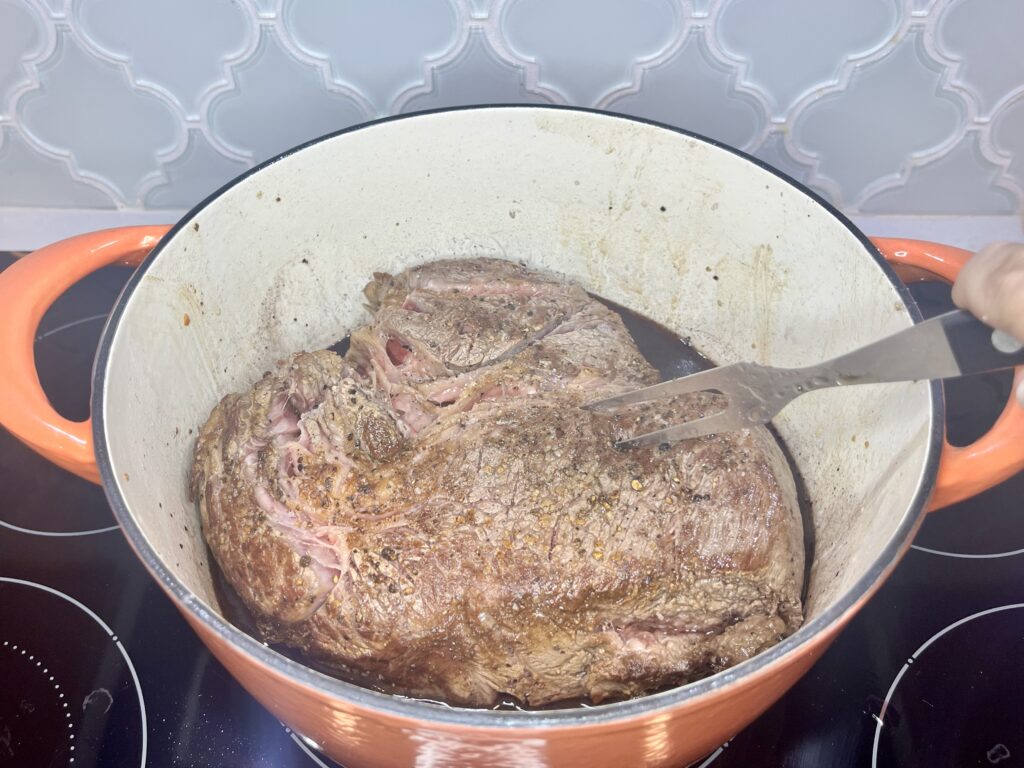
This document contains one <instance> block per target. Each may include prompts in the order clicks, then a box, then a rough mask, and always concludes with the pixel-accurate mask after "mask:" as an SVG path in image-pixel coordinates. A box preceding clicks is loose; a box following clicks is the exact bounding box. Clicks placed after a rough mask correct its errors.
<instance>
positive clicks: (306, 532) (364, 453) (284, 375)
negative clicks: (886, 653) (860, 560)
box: [191, 259, 804, 706]
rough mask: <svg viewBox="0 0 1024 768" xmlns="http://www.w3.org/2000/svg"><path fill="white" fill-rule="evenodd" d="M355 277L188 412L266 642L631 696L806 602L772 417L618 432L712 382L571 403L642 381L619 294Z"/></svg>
mask: <svg viewBox="0 0 1024 768" xmlns="http://www.w3.org/2000/svg"><path fill="white" fill-rule="evenodd" d="M366 295H367V297H368V299H369V305H370V309H371V310H372V312H373V321H372V322H371V323H370V324H369V325H367V326H365V327H363V328H360V329H358V330H356V331H355V332H353V333H352V335H351V346H350V348H349V350H348V352H347V353H346V354H345V356H344V357H341V356H339V355H336V354H334V353H333V352H330V351H321V352H314V353H300V354H297V355H295V356H293V357H292V358H290V359H289V360H287V361H284V362H282V363H280V364H279V365H278V367H277V368H276V370H274V371H272V372H269V373H267V374H266V375H265V376H264V377H263V379H262V380H260V381H259V382H258V383H257V384H256V385H255V387H254V388H253V389H252V390H250V391H249V392H246V393H243V394H233V395H229V396H228V397H226V398H224V400H223V401H221V403H220V404H219V405H218V406H217V407H216V408H215V409H214V411H213V413H212V414H211V416H210V418H209V421H208V422H207V423H206V424H205V426H203V428H202V429H201V431H200V434H199V439H198V442H197V445H196V451H195V463H194V467H193V471H192V476H191V489H192V493H193V495H194V497H195V499H196V500H197V501H198V504H199V509H200V513H201V516H202V522H203V532H204V534H205V536H206V540H207V541H208V543H209V545H210V548H211V550H212V551H213V554H214V556H215V557H216V559H217V562H218V563H219V565H220V567H221V568H222V569H223V572H224V574H225V576H226V579H227V581H228V582H229V583H230V585H231V586H232V587H233V588H234V589H235V590H236V591H237V593H238V595H239V596H240V597H241V599H242V601H243V602H244V603H245V605H246V606H247V607H248V608H249V609H250V610H251V612H252V614H253V615H254V617H255V619H256V621H257V624H258V627H259V631H260V632H261V633H262V634H263V636H264V638H265V639H266V640H268V641H271V642H279V643H284V644H287V645H289V646H292V647H294V648H297V649H301V650H302V651H304V652H306V654H308V655H309V656H310V657H312V658H313V659H315V660H316V661H317V662H318V663H319V664H321V665H324V666H327V667H328V668H330V669H332V670H334V671H336V672H337V673H338V674H340V675H342V676H344V677H347V678H348V679H352V680H355V681H357V682H361V683H363V684H367V685H371V686H373V687H376V688H378V689H382V690H386V691H391V692H396V693H401V694H405V695H409V696H417V697H429V698H433V699H443V700H445V701H447V702H450V703H455V704H463V705H473V706H487V705H491V704H493V703H494V702H495V700H496V699H497V698H498V697H499V696H500V695H502V694H508V695H512V696H515V697H517V698H518V699H520V700H522V701H524V702H527V703H529V704H544V703H547V702H552V701H557V700H560V699H567V698H572V697H580V696H582V697H589V698H591V699H592V700H594V701H600V700H602V699H606V698H608V697H622V696H632V695H637V694H642V693H645V692H649V691H651V690H654V689H657V688H660V687H664V686H667V685H673V684H680V683H684V682H688V681H691V680H694V679H696V678H699V677H702V676H705V675H707V674H710V673H712V672H714V671H717V670H720V669H723V668H725V667H728V666H730V665H732V664H735V663H737V662H739V661H742V660H744V659H747V658H749V657H751V656H753V655H754V654H756V653H758V652H760V651H762V650H764V649H765V648H767V647H769V646H771V645H772V644H773V643H776V642H777V641H778V640H779V639H781V638H782V637H784V636H786V635H787V634H789V633H791V632H793V631H794V630H795V629H796V628H797V627H798V626H799V624H800V622H801V620H802V614H801V606H800V591H801V581H802V577H803V558H804V554H803V543H802V542H803V538H802V530H801V519H800V514H799V510H798V507H797V501H796V492H795V489H794V483H793V478H792V476H791V475H790V472H789V468H788V466H787V464H786V461H785V459H784V457H783V455H782V453H781V451H780V449H779V447H778V445H777V444H776V443H775V441H774V440H773V439H772V437H771V436H770V434H769V433H768V432H767V431H765V430H763V429H757V430H750V431H745V432H738V433H735V434H729V435H720V436H714V437H708V438H702V439H699V440H688V441H683V442H681V443H678V444H676V445H673V446H671V447H670V448H668V449H663V448H661V449H633V450H619V449H617V448H615V447H614V442H615V440H616V439H617V438H618V437H621V436H623V435H625V434H628V433H632V432H633V431H635V430H636V429H638V428H644V429H647V428H656V427H657V426H658V425H662V424H664V423H666V422H669V421H675V420H678V419H681V418H684V417H694V416H697V415H700V414H702V413H704V412H705V410H710V409H712V408H714V407H716V406H718V405H719V403H717V402H716V398H717V396H714V395H708V394H702V395H695V396H688V397H683V398H678V399H676V400H675V401H671V402H668V403H664V402H660V403H654V404H646V405H644V406H636V407H634V408H633V409H632V410H628V411H625V412H621V413H618V414H607V413H592V412H590V411H586V410H583V409H581V407H580V406H581V404H583V403H586V402H588V401H591V400H596V399H598V398H601V397H604V396H607V395H611V394H613V393H616V392H620V391H623V390H627V389H630V388H633V387H637V386H641V385H646V384H651V383H653V382H656V381H657V380H658V376H657V374H656V373H655V371H654V370H653V369H652V368H651V366H650V365H649V364H648V363H647V362H646V361H645V360H644V359H643V357H642V356H641V354H640V352H639V351H638V350H637V347H636V345H635V344H634V342H633V339H632V338H631V337H630V335H629V333H628V332H627V331H626V329H625V327H624V326H623V324H622V321H621V319H620V318H619V316H618V315H617V314H616V313H614V312H613V311H611V310H610V309H608V308H606V307H605V306H604V305H602V304H601V303H599V302H597V301H595V300H593V299H592V298H590V297H589V296H588V295H587V294H586V293H585V292H584V291H583V290H582V289H581V288H579V287H578V286H575V285H572V284H568V283H566V282H562V281H559V280H556V279H555V278H553V277H550V276H547V275H545V274H542V273H539V272H536V271H533V270H529V269H526V268H524V267H521V266H519V265H517V264H513V263H510V262H506V261H501V260H496V259H473V260H450V261H439V262H435V263H430V264H426V265H424V266H421V267H417V268H414V269H410V270H408V271H406V272H404V273H402V274H400V275H397V276H391V275H383V274H378V275H376V276H375V279H374V281H373V282H371V283H370V285H369V286H368V287H367V288H366Z"/></svg>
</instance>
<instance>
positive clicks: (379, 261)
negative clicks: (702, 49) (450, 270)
mask: <svg viewBox="0 0 1024 768" xmlns="http://www.w3.org/2000/svg"><path fill="white" fill-rule="evenodd" d="M476 255H501V256H505V257H508V258H514V259H517V260H522V261H524V262H526V263H528V264H530V265H535V266H539V267H543V268H549V269H554V270H557V271H558V272H561V273H563V274H565V275H567V276H568V277H570V278H572V279H575V280H577V281H579V282H580V283H582V284H583V285H584V286H585V287H586V288H587V289H588V290H590V291H592V292H594V293H597V294H599V295H601V296H604V297H605V298H608V299H611V300H612V301H615V302H618V303H620V304H623V305H626V306H628V307H630V308H631V309H634V310H636V311H638V312H641V313H642V314H645V315H647V316H648V317H650V318H652V319H654V320H656V321H658V322H660V323H662V324H663V325H665V326H667V327H669V328H671V329H673V330H675V331H676V332H678V333H679V334H681V335H685V336H689V337H690V338H691V339H692V340H693V343H694V345H695V346H696V347H697V348H698V349H700V350H701V351H703V352H704V353H705V354H707V355H708V356H709V357H711V358H712V359H714V360H716V361H718V362H720V363H726V362H733V361H737V360H741V359H748V358H750V356H751V355H752V354H753V355H754V356H755V359H756V360H757V362H761V363H766V364H772V365H778V366H785V367H796V366H799V365H806V364H811V363H815V362H817V361H819V360H822V359H826V358H829V357H832V356H835V355H839V354H841V353H844V352H847V351H849V350H851V349H854V348H856V347H858V346H861V345H863V344H866V343H869V342H871V341H874V340H876V339H878V338H880V337H882V336H884V335H887V334H890V333H893V332H896V331H898V330H901V329H903V328H906V327H908V326H910V325H912V324H913V323H915V322H916V321H918V320H919V319H920V316H919V313H918V310H917V307H916V305H915V303H914V301H913V299H912V298H911V297H910V295H909V293H908V291H907V289H906V287H905V285H904V284H903V283H902V282H901V281H900V279H899V277H898V275H899V274H903V275H905V276H909V277H911V278H912V279H919V278H921V277H923V276H925V277H927V278H929V279H940V280H946V281H952V280H953V279H954V278H955V277H956V274H957V271H958V270H959V268H960V267H961V266H962V264H963V263H964V261H965V260H966V259H967V258H968V256H969V254H968V253H966V252H964V251H961V250H958V249H956V248H950V247H947V246H942V245H937V244H934V243H925V242H918V241H906V240H890V239H879V240H875V241H873V242H872V241H870V240H868V239H867V238H866V237H864V236H863V235H862V234H861V233H860V232H859V231H857V229H856V228H855V227H854V226H853V225H852V224H851V223H850V222H849V221H847V220H846V219H845V218H844V217H843V216H842V215H841V214H840V213H839V212H838V211H836V210H835V209H833V208H832V207H831V206H829V205H828V204H827V203H826V202H825V201H823V200H822V199H821V198H819V197H818V196H816V195H815V194H814V193H812V192H810V191H809V190H807V189H805V188H803V187H802V186H800V185H799V184H797V183H795V182H793V181H792V180H790V179H788V178H786V177H784V176H782V175H781V174H779V173H778V172H776V171H774V170H772V169H770V168H768V167H766V166H765V165H764V164H762V163H760V162H758V161H757V160H755V159H753V158H750V157H747V156H745V155H743V154H741V153H739V152H736V151H734V150H732V149H729V148H727V147H724V146H721V145H719V144H717V143H715V142H713V141H709V140H707V139H703V138H700V137H698V136H694V135H691V134H688V133H685V132H683V131H679V130H675V129H672V128H669V127H666V126H661V125H657V124H653V123H649V122H644V121H639V120H635V119H629V118H625V117H621V116H616V115H611V114H607V113H601V112H593V111H584V110H576V109H563V108H552V107H533V106H519V107H486V108H470V109H458V110H449V111H440V112H432V113H423V114H418V115H412V116H405V117H401V118H396V119H388V120H383V121H379V122H376V123H371V124H369V125H366V126H361V127H359V128H354V129H349V130H346V131H342V132H340V133H337V134H334V135H331V136H327V137H325V138H322V139H319V140H317V141H314V142H311V143H309V144H306V145H304V146H302V147H299V148H297V149H294V150H292V151H290V152H288V153H285V154H284V155H282V156H280V157H278V158H275V159H273V160H271V161H269V162H267V163H265V164H263V165H261V166H260V167H258V168H256V169H255V170H253V171H251V172H249V173H247V174H245V175H243V176H241V177H239V178H238V179H236V180H235V181H233V182H231V183H230V184H228V185H227V186H225V187H224V188H223V189H221V190H219V191H218V192H216V193H215V194H213V195H212V196H211V197H209V198H208V199H207V200H205V201H204V202H202V203H201V204H200V205H198V206H197V207H196V208H195V209H193V210H192V211H191V212H190V213H189V214H188V215H187V216H186V217H185V218H184V219H182V220H181V221H180V222H179V223H178V224H177V225H175V226H174V227H172V228H170V229H168V228H166V227H159V226H152V227H128V228H124V229H114V230H107V231H103V232H93V233H90V234H85V235H81V236H78V237H73V238H70V239H68V240H65V241H63V242H60V243H56V244H54V245H51V246H48V247H45V248H42V249H40V250H39V251H37V252H35V253H33V254H31V255H29V256H26V257H25V258H23V259H21V260H20V261H19V262H17V263H15V264H14V265H13V266H11V267H10V268H9V269H7V270H6V271H5V272H4V273H3V274H2V275H0V306H3V307H4V312H5V317H4V324H3V327H2V328H0V360H2V361H3V365H2V369H0V397H2V400H0V402H2V403H3V406H2V416H0V421H2V423H3V425H4V427H6V428H7V429H8V430H9V431H10V432H11V433H13V434H14V435H16V436H17V437H18V438H19V439H21V440H22V441H23V442H25V443H26V444H28V445H29V446H31V447H32V448H33V449H35V450H36V451H38V452H39V453H40V454H42V455H43V456H45V457H47V458H48V459H50V460H51V461H53V462H54V463H56V464H59V465H60V466H61V467H64V468H65V469H67V470H69V471H70V472H74V473H75V474H78V475H80V476H82V477H85V478H88V479H89V480H92V481H94V482H102V484H103V486H104V488H105V490H106V493H107V496H108V498H109V500H110V504H111V506H112V508H113V510H114V514H115V515H116V516H117V519H118V522H119V524H120V526H121V528H122V529H123V531H124V534H125V536H126V537H127V538H128V541H129V542H130V543H131V546H132V547H133V548H134V550H135V552H136V553H137V555H138V556H139V558H140V559H141V560H142V562H143V563H144V564H145V566H146V568H147V569H148V570H149V571H150V573H151V574H152V576H153V578H154V579H156V580H157V581H158V582H159V584H160V585H161V586H162V587H163V589H164V590H165V592H166V593H167V594H168V595H169V596H170V598H171V599H172V600H173V601H174V602H175V603H176V605H177V606H178V608H179V610H180V611H181V612H182V614H183V615H184V617H185V618H186V620H187V621H188V622H189V624H191V626H192V627H193V628H194V629H195V631H196V632H197V633H198V635H199V636H200V637H201V638H202V640H203V642H204V643H206V645H207V646H208V647H209V648H210V650H211V651H212V652H213V653H214V655H216V656H217V658H218V659H219V660H220V661H221V662H222V663H223V664H224V666H225V667H227V669H228V670H229V671H230V672H231V673H232V674H233V675H234V676H235V677H236V678H237V679H238V680H239V681H240V682H241V683H242V685H243V686H245V688H246V689H247V690H248V691H249V692H250V693H251V694H252V695H253V696H254V697H256V698H257V699H258V700H259V701H260V702H262V704H263V705H264V706H265V707H267V709H269V710H270V711H271V712H273V714H274V715H276V716H277V717H278V718H279V719H281V720H282V721H284V722H285V723H287V724H288V725H289V726H290V727H291V728H292V729H293V730H295V731H296V732H298V733H301V734H303V735H304V736H306V737H307V738H308V739H310V740H312V741H313V742H315V743H316V744H318V745H319V746H320V748H321V749H322V750H323V751H324V752H325V753H326V754H328V755H329V756H331V757H332V758H333V759H335V760H338V761H339V762H341V763H343V764H345V765H347V766H350V767H351V768H363V767H367V768H368V767H370V766H373V767H378V766H379V767H383V766H412V765H417V766H427V765H429V766H456V765H458V766H518V767H525V766H570V765H586V766H589V768H621V767H622V766H672V767H673V768H675V767H677V766H680V765H684V764H686V763H687V761H690V760H693V759H696V758H698V757H700V756H702V755H703V754H706V753H707V752H709V751H710V750H712V749H714V748H715V747H717V746H718V745H719V744H721V743H722V742H723V741H725V740H727V739H728V738H730V737H731V736H733V735H735V734H736V733H737V732H738V731H739V730H740V729H742V728H743V727H744V726H745V725H746V724H748V723H749V722H751V721H752V720H753V719H754V718H756V717H757V716H758V715H759V714H760V713H761V712H763V711H764V710H765V709H766V708H767V707H768V706H770V705H771V704H772V703H773V702H774V701H775V700H776V699H778V698H779V697H780V696H782V694H783V693H784V692H785V691H786V690H787V689H788V688H789V687H790V686H791V685H792V684H793V683H794V682H795V681H796V680H797V679H798V678H799V677H800V676H801V675H802V674H804V673H805V672H806V671H807V670H808V668H809V667H810V666H811V665H812V664H813V663H814V662H815V660H816V659H818V658H819V657H820V656H821V654H822V653H823V652H824V651H825V649H826V648H827V647H828V646H829V644H830V642H831V641H832V640H833V639H834V638H835V637H836V635H837V633H838V632H839V631H840V630H841V629H842V628H843V626H844V625H845V624H846V623H847V622H848V621H849V620H850V618H851V617H852V616H853V615H854V614H855V613H856V612H857V610H858V609H860V607H861V606H863V605H864V603H865V601H867V600H868V599H869V598H870V597H871V595H872V594H873V593H874V592H875V590H876V589H878V587H879V586H880V585H881V583H882V582H883V581H884V580H885V579H886V577H887V576H888V575H889V573H890V572H891V571H892V569H893V568H894V567H895V565H896V563H897V561H898V560H899V558H900V557H901V555H902V554H903V553H904V552H905V551H906V549H907V547H909V545H910V543H911V540H912V539H913V536H914V533H915V531H916V530H917V527H918V525H919V524H920V522H921V520H922V518H923V516H924V515H925V513H926V512H927V511H928V510H929V509H936V508H938V507H943V506H947V505H949V504H953V503H955V502H957V501H960V500H962V499H965V498H967V497H969V496H971V495H973V494H976V493H979V492H980V491H982V490H984V489H986V488H989V487H991V486H993V485H995V484H997V483H999V482H1001V481H1003V480H1005V479H1006V478H1008V477H1010V476H1011V475H1013V474H1014V473H1016V472H1018V471H1020V470H1021V469H1022V468H1024V408H1022V407H1021V406H1019V405H1018V404H1016V403H1015V402H1012V401H1011V402H1010V403H1009V404H1007V406H1006V409H1005V410H1004V411H1003V413H1002V415H1001V416H1000V417H999V420H998V421H997V423H996V424H995V425H994V426H993V427H992V429H991V430H990V431H989V432H988V434H986V435H985V436H984V437H982V438H981V439H980V440H978V441H977V442H975V443H974V444H973V445H970V446H967V447H962V448H956V447H953V446H951V445H949V444H948V443H946V442H945V440H944V429H943V427H944V422H943V404H942V394H941V388H940V386H939V385H938V384H937V383H934V382H914V383H903V384H886V385H866V386H861V387H848V388H837V389H829V390H822V391H819V392H814V393H811V394H808V395H806V396H805V397H802V398H800V399H799V400H797V401H795V402H794V403H793V404H792V405H790V406H789V407H788V408H787V409H785V411H783V413H782V414H781V415H780V416H779V417H778V419H777V420H776V422H775V426H776V428H777V430H778V432H779V434H780V435H781V436H782V438H783V439H784V440H785V442H786V444H787V446H788V448H789V450H790V452H791V453H792V455H793V457H794V459H795V461H796V463H797V465H798V467H799V469H800V471H801V473H802V475H803V480H804V483H805V485H806V488H807V491H808V493H809V495H810V497H811V503H812V507H813V525H814V529H815V530H814V533H815V540H816V545H815V554H814V562H813V564H812V567H811V569H810V577H809V584H808V591H807V600H806V604H805V610H806V621H805V623H804V625H803V626H802V627H801V629H800V630H798V631H797V632H796V633H795V634H793V635H792V636H790V637H788V638H786V639H785V640H783V641H782V642H780V643H779V644H778V645H776V646H774V647H773V648H771V649H769V650H767V651H765V652H764V653H761V654H760V655H758V656H756V657H754V658H752V659H750V660H749V661H746V662H744V663H741V664H739V665H737V666H735V667H732V668H730V669H727V670H725V671H723V672H720V673H718V674H715V675H713V676H711V677H708V678H705V679H703V680H700V681H698V682H694V683H691V684H689V685H685V686H682V687H679V688H675V689H672V690H667V691H663V692H660V693H657V694H654V695H650V696H645V697H641V698H637V699H633V700H629V701H621V702H616V703H611V704H606V705H602V706H596V707H593V708H572V709H568V708H567V709H554V710H544V711H490V710H487V711H482V710H473V709H459V708H447V707H442V706H437V705H434V704H430V703H427V702H420V701H414V700H409V699H404V698H401V697H396V696H389V695H385V694H381V693H378V692H375V691H372V690H367V689H364V688H360V687H358V686H355V685H352V684H349V683H347V682H344V681H341V680H337V679H334V678H331V677H328V676H325V675H323V674H321V673H319V672H317V671H314V670H312V669H310V668H308V667H305V666H303V665H301V664H299V663H298V662H296V661H293V660H291V659H289V658H286V657H285V656H282V655H280V654H278V653H277V652H275V651H274V650H272V649H270V648H268V647H266V646H265V645H263V644H262V643H261V642H259V641H258V640H256V639H254V638H252V637H250V636H248V635H246V634H245V633H243V632H242V631H240V630H239V629H237V628H236V627H235V626H233V625H232V624H231V623H230V622H229V621H227V620H226V619H225V618H224V615H223V614H222V612H221V608H220V606H219V604H218V601H217V598H216V596H215V594H214V589H213V581H212V578H211V573H210V567H209V565H210V561H209V554H208V551H207V549H206V546H205V544H204V542H203V540H202V536H201V532H200V525H199V519H198V515H197V512H196V509H195V508H194V506H193V505H192V504H191V503H190V502H189V501H188V498H187V493H186V482H185V477H186V471H187V467H188V466H189V463H190V461H191V454H192V447H193V440H194V432H195V430H196V428H197V427H198V426H199V425H200V424H201V423H203V421H205V419H206V416H207V414H208V413H209V412H210V410H211V408H212V407H213V405H214V404H215V403H216V402H217V401H218V400H219V399H220V397H221V396H222V395H224V394H225V393H227V392H230V391H237V390H240V389H243V388H247V387H248V386H249V385H250V384H251V382H252V381H254V380H255V379H256V378H258V377H259V375H260V373H261V372H262V371H263V370H265V369H267V368H268V367H269V365H270V364H271V363H272V362H273V361H274V360H276V359H278V358H280V357H282V356H285V355H287V354H289V353H291V352H293V351H296V350H298V349H302V348H306V349H311V348H321V347H326V346H328V345H329V344H331V343H332V342H334V341H335V340H337V339H338V338H340V337H341V336H342V335H344V333H345V332H346V331H347V329H349V328H351V327H353V326H355V325H356V324H358V323H359V322H360V320H361V312H362V307H361V293H360V291H361V288H362V286H363V285H364V284H365V282H366V280H367V279H368V277H369V276H370V275H371V273H372V272H373V271H375V270H381V269H385V270H389V271H394V270H397V269H401V268H403V267H404V266H407V265H411V264H414V263H417V262H421V261H424V260H427V259H429V258H435V257H439V256H456V257H458V256H476ZM114 263H122V264H128V265H132V266H136V267H137V269H136V270H135V272H134V274H133V276H132V278H131V280H130V282H129V283H128V285H127V287H126V288H125V290H124V292H123V293H122V295H121V297H120V298H119V300H118V302H117V304H116V306H115V308H114V310H113V312H112V314H111V316H110V318H109V320H108V322H107V325H106V328H105V330H104V333H103V337H102V340H101V343H100V348H99V352H98V355H97V357H96V363H95V370H94V375H93V396H92V418H91V419H90V420H88V421H85V422H80V423H79V422H71V421H67V420H65V419H63V418H61V417H60V416H59V415H58V414H57V413H56V412H55V411H54V410H53V408H52V407H51V406H50V404H49V403H48V401H47V399H46V396H45V395H44V394H43V391H42V389H41V388H40V385H39V380H38V377H37V375H36V372H35V366H34V359H33V338H34V336H35V330H36V328H37V326H38V324H39V321H40V318H41V317H42V316H43V313H44V312H45V311H46V309H47V308H48V307H49V306H50V304H51V303H52V302H53V301H54V300H55V299H56V298H57V297H58V296H59V295H60V294H61V293H62V292H63V291H64V290H66V289H67V288H68V287H69V286H70V285H72V284H73V283H74V282H75V281H77V280H79V279H81V278H82V277H84V276H85V275H87V274H89V273H90V272H92V271H93V270H95V269H98V268H100V267H103V266H105V265H108V264H114ZM709 267H710V268H711V269H712V270H713V272H714V274H716V275H717V276H718V279H716V280H714V281H712V280H710V279H709V275H710V272H709V271H708V268H709ZM752 344H756V349H752ZM1016 377H1017V381H1018V382H1020V381H1022V380H1024V374H1022V372H1021V370H1018V371H1017V372H1016ZM851 438H856V439H851Z"/></svg>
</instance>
